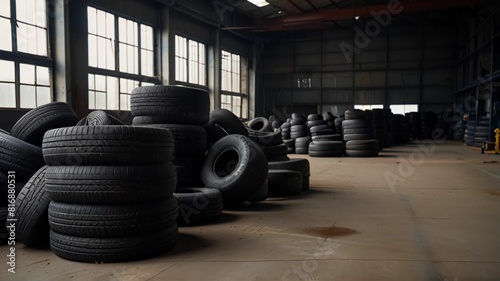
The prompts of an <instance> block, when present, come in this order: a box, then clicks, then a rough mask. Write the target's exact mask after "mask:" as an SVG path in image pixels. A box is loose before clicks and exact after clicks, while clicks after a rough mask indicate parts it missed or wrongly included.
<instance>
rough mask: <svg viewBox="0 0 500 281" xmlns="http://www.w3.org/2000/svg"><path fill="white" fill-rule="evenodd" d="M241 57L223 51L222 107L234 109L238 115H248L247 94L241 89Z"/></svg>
mask: <svg viewBox="0 0 500 281" xmlns="http://www.w3.org/2000/svg"><path fill="white" fill-rule="evenodd" d="M241 69H242V68H241V57H240V56H239V55H236V54H232V53H230V52H227V51H222V64H221V71H222V73H221V74H222V75H221V88H222V91H223V93H222V94H221V108H225V109H228V110H230V111H232V112H233V113H234V114H235V115H236V116H238V117H246V111H245V110H244V109H245V108H244V103H245V101H246V95H245V94H244V93H242V89H241V81H242V75H241Z"/></svg>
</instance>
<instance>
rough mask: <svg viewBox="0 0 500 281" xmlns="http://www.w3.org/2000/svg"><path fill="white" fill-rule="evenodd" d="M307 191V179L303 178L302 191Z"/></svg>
mask: <svg viewBox="0 0 500 281" xmlns="http://www.w3.org/2000/svg"><path fill="white" fill-rule="evenodd" d="M308 190H309V177H307V178H304V177H302V191H308Z"/></svg>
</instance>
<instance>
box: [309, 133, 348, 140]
mask: <svg viewBox="0 0 500 281" xmlns="http://www.w3.org/2000/svg"><path fill="white" fill-rule="evenodd" d="M325 140H326V141H343V140H344V138H343V137H342V135H340V134H334V135H320V136H313V137H312V141H313V142H320V141H325Z"/></svg>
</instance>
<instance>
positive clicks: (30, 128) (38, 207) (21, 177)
mask: <svg viewBox="0 0 500 281" xmlns="http://www.w3.org/2000/svg"><path fill="white" fill-rule="evenodd" d="M77 122H78V117H77V116H76V114H75V112H74V111H73V110H72V109H71V108H70V107H69V106H68V105H67V104H66V103H62V102H53V103H49V104H45V105H42V106H39V107H37V108H34V109H32V110H30V111H29V112H27V113H26V114H25V115H23V116H22V117H21V118H20V119H19V120H18V121H17V122H16V123H15V124H14V126H13V127H12V130H11V132H10V134H9V133H7V132H5V131H3V130H0V158H1V161H0V186H2V188H1V190H2V193H1V198H0V202H1V203H0V224H1V225H2V227H0V240H1V242H5V238H7V236H6V234H7V231H6V229H5V226H6V224H5V221H6V219H7V214H8V213H7V211H8V208H7V205H8V204H7V203H9V204H12V203H15V206H16V208H15V209H16V218H17V223H16V239H17V241H20V242H23V243H24V244H25V245H26V246H37V245H38V244H40V243H43V242H46V241H48V229H49V228H48V223H47V206H48V202H49V201H48V199H45V192H44V189H43V173H44V170H45V167H43V166H44V165H45V163H44V161H43V156H42V149H41V146H42V140H43V135H44V134H45V132H47V131H48V130H50V129H54V128H60V127H65V126H73V125H75V124H76V123H77ZM13 182H15V186H14V185H13ZM26 182H28V183H26ZM9 184H10V185H11V186H9V188H7V186H8V185H9ZM12 192H14V194H13V193H12ZM14 195H16V196H17V197H16V200H15V202H13V201H14V199H13V198H14ZM11 201H12V202H11ZM9 219H13V218H12V217H9ZM1 242H0V244H1Z"/></svg>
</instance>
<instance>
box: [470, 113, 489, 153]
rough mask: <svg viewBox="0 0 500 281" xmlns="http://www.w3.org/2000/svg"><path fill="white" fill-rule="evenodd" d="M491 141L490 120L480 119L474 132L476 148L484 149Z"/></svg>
mask: <svg viewBox="0 0 500 281" xmlns="http://www.w3.org/2000/svg"><path fill="white" fill-rule="evenodd" d="M489 139H490V119H489V118H487V117H480V118H479V120H478V122H477V126H476V127H475V130H474V140H473V142H474V146H475V147H482V146H483V144H484V142H487V141H489Z"/></svg>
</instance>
